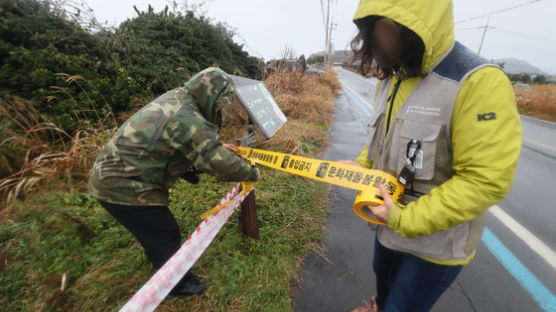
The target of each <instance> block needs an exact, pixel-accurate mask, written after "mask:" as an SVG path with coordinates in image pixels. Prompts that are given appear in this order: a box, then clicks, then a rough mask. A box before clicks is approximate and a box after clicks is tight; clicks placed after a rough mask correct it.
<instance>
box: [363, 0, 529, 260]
mask: <svg viewBox="0 0 556 312" xmlns="http://www.w3.org/2000/svg"><path fill="white" fill-rule="evenodd" d="M452 11H453V5H452V1H451V0H435V1H428V0H427V1H425V0H401V1H400V0H368V1H365V0H362V1H361V2H360V4H359V6H358V8H357V11H356V13H355V16H354V20H357V19H360V18H363V17H366V16H370V15H379V16H384V17H388V18H390V19H392V20H394V21H396V22H397V23H400V24H402V25H404V26H406V27H408V28H409V29H411V30H412V31H414V32H415V33H416V34H417V35H419V36H420V37H421V39H422V40H423V42H424V44H425V54H424V56H423V69H424V71H425V72H429V71H430V70H431V69H432V68H434V66H435V64H437V63H438V61H439V60H440V59H441V58H442V57H443V56H444V55H445V54H446V53H447V51H448V50H449V49H450V47H451V46H452V44H453V43H454V37H455V36H454V22H453V15H452ZM392 80H393V81H392V83H391V85H390V92H392V88H393V85H394V83H395V78H393V79H392ZM420 80H421V78H410V79H407V80H403V82H402V83H401V84H400V86H399V90H398V92H397V94H396V97H395V101H394V103H393V109H392V119H393V118H394V116H395V115H396V113H397V111H398V110H399V108H400V107H401V106H402V104H403V103H404V101H405V100H406V99H407V97H408V96H409V95H410V93H411V92H412V90H413V88H414V87H415V86H416V85H417V83H418V82H419V81H420ZM375 105H376V104H375ZM389 105H390V104H389ZM486 111H489V112H495V113H496V119H495V120H490V121H489V122H480V120H479V119H478V118H477V116H478V115H479V114H482V113H484V112H486ZM451 139H452V151H453V163H452V168H453V170H454V171H455V174H454V176H453V177H452V178H450V179H449V180H448V181H446V182H444V183H443V184H441V185H439V186H438V187H436V188H435V189H434V190H433V191H431V192H430V193H429V194H426V195H423V196H422V197H421V198H419V200H417V201H415V202H412V203H410V204H408V205H407V206H405V207H403V206H401V205H400V204H396V205H395V206H394V207H393V208H392V210H391V211H390V214H389V216H388V227H390V228H391V229H393V230H394V231H396V233H398V234H399V235H401V236H403V237H406V238H415V237H419V236H422V235H431V234H433V233H436V232H438V231H441V230H446V229H448V228H450V227H452V226H454V225H457V224H460V223H463V222H466V221H469V220H472V219H474V218H476V217H477V216H478V215H480V214H481V213H483V212H485V211H486V210H487V209H488V208H489V207H491V206H492V205H494V204H495V203H497V202H498V201H500V200H501V199H502V198H504V197H505V196H506V195H507V193H508V192H509V190H510V187H511V184H512V180H513V176H514V173H515V169H516V166H517V161H518V158H519V153H520V150H521V123H520V119H519V114H518V111H517V107H516V102H515V97H514V92H513V89H512V85H511V83H510V81H509V80H508V78H507V77H506V75H505V74H504V72H503V71H501V70H500V69H498V68H495V67H485V68H482V69H479V70H477V71H476V72H474V73H473V74H471V75H470V76H469V77H468V78H466V80H465V81H464V82H463V84H462V87H461V89H460V92H459V94H458V96H457V99H456V103H455V106H454V110H453V113H452V122H451ZM356 162H357V163H359V164H361V165H363V166H364V167H367V168H370V167H371V165H372V163H371V161H370V160H368V159H367V146H365V147H364V148H363V151H362V152H361V155H360V156H359V157H358V158H357V159H356ZM474 255H475V252H473V254H472V255H471V256H470V257H469V258H468V259H465V260H463V261H462V260H436V259H429V258H425V257H422V258H424V259H426V260H429V261H431V262H435V263H439V264H445V265H462V264H467V263H469V262H470V261H471V259H472V258H473V257H474Z"/></svg>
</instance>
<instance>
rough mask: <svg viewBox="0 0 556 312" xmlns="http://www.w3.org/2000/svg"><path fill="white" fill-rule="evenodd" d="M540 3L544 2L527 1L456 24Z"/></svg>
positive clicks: (538, 0)
mask: <svg viewBox="0 0 556 312" xmlns="http://www.w3.org/2000/svg"><path fill="white" fill-rule="evenodd" d="M540 1H542V0H530V1H527V2H525V3H520V4H516V5H513V6H511V7H507V8H505V9H500V10H497V11H493V12H490V13H486V14H483V15H479V16H475V17H470V18H468V19H464V20H461V21H457V22H456V23H455V24H460V23H465V22H469V21H473V20H477V19H481V18H484V17H487V16H491V15H495V14H499V13H502V12H506V11H510V10H513V9H517V8H520V7H524V6H527V5H530V4H533V3H536V2H540Z"/></svg>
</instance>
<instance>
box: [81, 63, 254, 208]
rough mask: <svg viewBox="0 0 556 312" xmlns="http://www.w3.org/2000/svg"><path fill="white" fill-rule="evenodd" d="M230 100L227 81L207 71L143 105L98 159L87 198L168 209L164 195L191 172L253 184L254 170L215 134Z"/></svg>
mask: <svg viewBox="0 0 556 312" xmlns="http://www.w3.org/2000/svg"><path fill="white" fill-rule="evenodd" d="M234 96H235V95H234V86H233V83H232V80H231V79H230V78H229V77H228V76H227V75H226V73H225V72H224V71H222V70H220V69H217V68H212V67H211V68H207V69H205V70H203V71H201V72H199V73H198V74H196V75H195V76H193V77H192V78H191V79H190V80H189V81H188V82H187V83H185V85H184V86H183V87H179V88H176V89H173V90H171V91H168V92H166V93H165V94H163V95H162V96H160V97H158V98H157V99H155V100H154V101H152V102H151V103H149V104H147V105H146V106H145V107H143V108H142V109H141V110H139V111H138V112H137V113H135V114H134V115H133V116H131V117H130V118H129V119H128V120H127V121H126V122H125V123H124V124H123V125H122V126H121V127H120V128H119V129H118V131H117V132H116V133H115V134H114V136H113V137H112V138H111V139H110V141H109V142H108V143H107V144H106V145H105V146H104V147H103V149H102V150H101V152H100V153H99V154H98V156H97V158H96V160H95V163H94V165H93V168H92V169H91V171H90V177H89V185H88V187H89V193H90V194H91V195H92V196H94V197H95V198H97V199H100V200H103V201H106V202H109V203H115V204H122V205H168V189H169V188H170V187H171V186H172V185H173V184H174V183H175V182H176V180H177V179H178V178H179V177H181V176H182V175H183V174H184V173H185V172H186V171H187V169H188V168H190V167H191V166H195V167H196V168H198V169H199V170H201V171H203V172H205V173H208V174H210V175H213V176H215V177H216V178H217V179H219V180H221V181H247V180H249V181H255V180H256V179H257V172H256V170H255V168H254V167H251V166H250V165H249V164H248V163H247V162H246V161H245V160H243V159H242V158H241V157H239V156H237V155H236V154H234V153H233V152H232V151H229V150H227V149H226V148H224V147H223V146H222V143H221V142H220V140H219V138H218V134H217V128H216V125H218V127H220V126H221V119H222V118H221V109H222V107H224V106H225V105H228V104H230V103H231V102H232V101H233V99H234Z"/></svg>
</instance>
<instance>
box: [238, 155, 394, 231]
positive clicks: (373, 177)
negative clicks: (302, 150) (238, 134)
mask: <svg viewBox="0 0 556 312" xmlns="http://www.w3.org/2000/svg"><path fill="white" fill-rule="evenodd" d="M238 154H239V155H240V156H242V157H243V158H245V159H246V160H248V161H249V162H250V163H251V164H261V165H264V166H267V167H270V168H273V169H277V170H281V171H285V172H288V173H291V174H295V175H299V176H303V177H306V178H309V179H313V180H316V181H321V182H325V183H330V184H335V185H339V186H343V187H346V188H351V189H355V190H358V191H359V193H358V194H357V197H356V198H355V203H354V204H353V210H354V211H355V213H356V214H357V215H358V216H360V217H361V218H363V219H364V220H366V221H369V222H373V223H377V224H384V223H382V222H380V221H378V220H377V219H376V218H375V217H374V216H373V214H372V212H371V210H370V209H368V208H367V206H368V205H370V206H377V205H381V204H382V203H383V202H384V200H383V199H382V196H381V195H380V189H379V186H380V185H384V186H385V187H386V189H387V190H388V193H389V194H390V197H392V199H393V200H394V201H396V202H399V201H400V200H401V196H402V194H403V191H404V188H403V185H401V184H400V183H399V182H398V179H396V177H394V176H393V175H391V174H388V173H386V172H383V171H380V170H374V169H367V168H363V167H359V166H353V165H349V164H345V163H340V162H335V161H329V160H320V159H313V158H308V157H302V156H297V155H292V154H285V153H279V152H273V151H267V150H261V149H256V148H248V147H243V146H239V147H238ZM246 189H247V188H246Z"/></svg>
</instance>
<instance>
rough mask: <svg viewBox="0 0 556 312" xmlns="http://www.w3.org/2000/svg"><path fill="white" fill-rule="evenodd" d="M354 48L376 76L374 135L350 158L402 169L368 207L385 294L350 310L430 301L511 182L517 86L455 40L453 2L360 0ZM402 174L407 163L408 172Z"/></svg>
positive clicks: (516, 148)
mask: <svg viewBox="0 0 556 312" xmlns="http://www.w3.org/2000/svg"><path fill="white" fill-rule="evenodd" d="M354 23H355V24H356V25H357V27H358V29H359V33H358V34H357V35H356V37H355V38H354V39H353V41H352V43H351V46H352V49H353V51H354V60H360V61H361V65H360V70H361V72H362V74H363V75H364V76H375V77H378V78H379V83H378V85H377V89H376V93H375V103H374V111H373V115H372V116H371V118H370V121H369V139H368V142H367V144H366V145H365V146H364V148H363V150H362V152H361V155H360V156H359V157H358V158H357V159H356V161H355V162H353V161H344V162H347V163H351V164H354V165H359V166H363V167H367V168H374V169H379V170H383V171H386V172H389V173H391V174H394V175H396V176H400V174H402V177H403V178H405V179H406V182H407V185H406V187H405V189H406V191H405V193H404V196H403V200H402V203H395V202H394V201H393V200H392V199H391V198H390V197H389V196H388V193H387V192H386V190H385V189H384V187H382V195H383V197H384V204H383V205H380V206H376V207H368V209H369V211H370V212H372V214H373V215H374V216H375V217H376V218H377V219H379V220H381V221H383V222H384V223H385V224H386V225H384V226H378V228H377V229H376V238H375V247H374V248H375V251H374V259H373V270H374V272H375V274H376V278H377V281H376V284H377V296H376V297H373V298H372V302H371V304H370V305H367V306H365V307H360V308H357V309H355V310H354V311H384V312H389V311H429V310H430V309H431V307H432V306H433V305H434V304H435V302H436V301H437V299H438V298H439V297H440V296H441V295H442V293H443V292H444V291H445V290H446V289H447V288H448V287H449V286H450V284H451V283H452V282H453V281H454V280H455V278H456V277H457V275H458V274H459V272H460V271H461V269H462V267H463V266H464V265H466V264H468V263H469V262H470V261H471V260H472V259H473V257H474V256H475V253H476V246H477V244H478V242H479V240H480V237H481V235H482V231H483V229H484V224H485V213H486V211H487V210H488V208H489V207H491V206H492V205H493V204H495V203H497V202H498V201H500V200H501V199H502V198H504V197H505V196H506V195H507V193H508V192H509V190H510V187H511V184H512V180H513V176H514V173H515V169H516V166H517V161H518V158H519V153H520V150H521V124H520V119H519V114H518V112H517V108H516V103H515V98H514V93H513V89H512V86H511V83H510V81H509V80H508V79H507V77H506V75H505V74H504V72H503V71H502V70H501V69H500V68H498V67H497V66H495V65H493V64H490V63H489V62H488V61H487V60H485V59H483V58H481V57H480V56H478V55H477V54H475V53H473V52H471V51H470V50H469V49H467V48H466V47H464V46H463V45H461V44H460V43H459V42H457V41H455V38H454V37H455V36H454V22H453V4H452V1H451V0H435V1H430V0H361V1H360V3H359V6H358V8H357V11H356V12H355V16H354ZM404 170H405V172H402V171H404Z"/></svg>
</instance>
